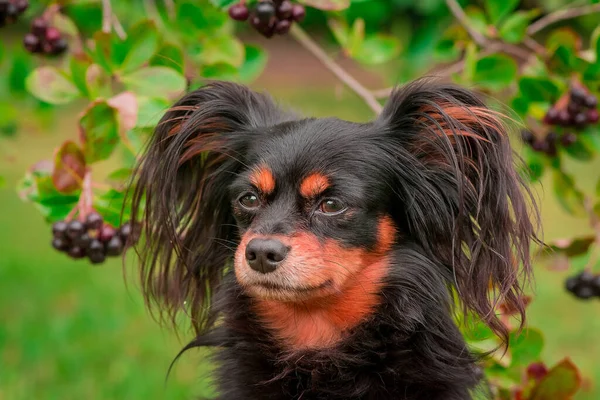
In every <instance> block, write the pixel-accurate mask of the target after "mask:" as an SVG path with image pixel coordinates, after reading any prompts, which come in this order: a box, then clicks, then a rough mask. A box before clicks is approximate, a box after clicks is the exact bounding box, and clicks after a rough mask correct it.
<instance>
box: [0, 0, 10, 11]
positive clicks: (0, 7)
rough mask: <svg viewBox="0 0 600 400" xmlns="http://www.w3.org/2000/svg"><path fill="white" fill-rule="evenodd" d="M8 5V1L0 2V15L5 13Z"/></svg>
mask: <svg viewBox="0 0 600 400" xmlns="http://www.w3.org/2000/svg"><path fill="white" fill-rule="evenodd" d="M9 3H10V0H0V13H5V12H6V7H8V4H9Z"/></svg>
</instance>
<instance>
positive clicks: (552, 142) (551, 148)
mask: <svg viewBox="0 0 600 400" xmlns="http://www.w3.org/2000/svg"><path fill="white" fill-rule="evenodd" d="M557 139H558V135H557V134H556V132H550V133H548V134H547V135H546V143H547V144H548V149H547V150H546V154H548V155H549V156H552V157H554V156H556V141H557Z"/></svg>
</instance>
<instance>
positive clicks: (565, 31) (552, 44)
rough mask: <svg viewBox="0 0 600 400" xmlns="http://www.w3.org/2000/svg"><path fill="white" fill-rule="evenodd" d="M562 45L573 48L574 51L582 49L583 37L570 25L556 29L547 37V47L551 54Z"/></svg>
mask: <svg viewBox="0 0 600 400" xmlns="http://www.w3.org/2000/svg"><path fill="white" fill-rule="evenodd" d="M560 46H563V47H566V48H567V49H571V50H572V51H578V50H579V49H581V37H580V36H579V34H578V33H577V32H575V31H574V30H573V29H571V28H569V27H562V28H558V29H555V30H554V31H552V32H551V33H550V34H549V35H548V38H547V39H546V48H547V49H548V52H549V53H550V54H551V53H552V52H554V51H556V49H557V48H559V47H560Z"/></svg>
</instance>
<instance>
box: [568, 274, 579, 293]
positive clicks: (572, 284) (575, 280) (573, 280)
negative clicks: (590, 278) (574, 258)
mask: <svg viewBox="0 0 600 400" xmlns="http://www.w3.org/2000/svg"><path fill="white" fill-rule="evenodd" d="M577 286H579V276H578V275H576V276H571V277H569V278H567V280H566V281H565V289H567V290H568V291H569V292H571V293H575V289H577Z"/></svg>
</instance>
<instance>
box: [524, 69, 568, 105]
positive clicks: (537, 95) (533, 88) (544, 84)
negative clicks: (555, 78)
mask: <svg viewBox="0 0 600 400" xmlns="http://www.w3.org/2000/svg"><path fill="white" fill-rule="evenodd" d="M519 92H520V95H521V96H522V97H524V98H526V99H527V100H528V101H529V102H542V101H546V102H549V103H554V102H555V101H556V100H558V97H559V96H560V89H559V88H558V86H556V85H555V84H554V82H552V80H550V78H544V77H534V76H522V77H521V79H519Z"/></svg>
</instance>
